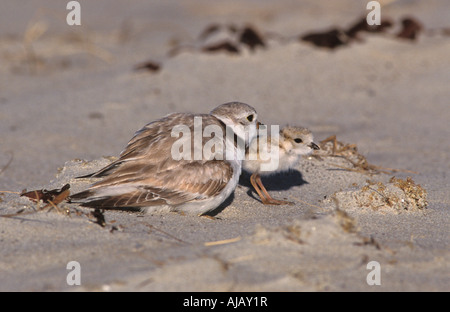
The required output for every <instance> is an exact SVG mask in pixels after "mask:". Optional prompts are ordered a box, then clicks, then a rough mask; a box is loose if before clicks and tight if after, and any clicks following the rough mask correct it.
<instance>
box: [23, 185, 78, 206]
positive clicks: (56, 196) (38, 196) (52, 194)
mask: <svg viewBox="0 0 450 312" xmlns="http://www.w3.org/2000/svg"><path fill="white" fill-rule="evenodd" d="M69 189H70V185H69V184H66V185H64V186H63V187H62V188H60V189H53V190H46V189H42V190H34V191H29V192H27V191H26V190H24V191H22V193H21V194H20V196H25V197H28V199H30V200H32V201H35V202H38V201H40V200H42V201H43V202H44V203H50V202H52V203H53V204H55V205H57V204H59V203H60V202H62V201H63V200H64V199H66V198H67V197H68V196H69V195H70V192H69Z"/></svg>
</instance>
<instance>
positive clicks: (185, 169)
mask: <svg viewBox="0 0 450 312" xmlns="http://www.w3.org/2000/svg"><path fill="white" fill-rule="evenodd" d="M232 175H233V168H232V166H231V164H230V163H229V162H228V161H219V160H209V161H185V160H182V161H174V160H171V161H167V162H166V163H165V164H163V165H162V166H161V165H156V164H153V165H152V164H150V165H149V164H146V163H136V164H133V167H131V166H126V167H122V168H121V167H119V168H118V169H116V171H115V172H114V174H111V175H108V176H107V177H105V178H104V179H103V180H102V181H99V182H97V183H95V184H94V185H93V186H92V187H91V188H89V189H88V190H86V191H84V192H81V193H78V194H75V195H72V196H71V201H72V202H80V203H82V205H84V206H88V207H99V208H101V207H104V208H114V207H117V208H119V207H146V206H159V205H170V206H176V205H179V204H183V203H186V202H191V201H199V200H206V199H209V198H211V197H214V196H216V195H218V194H219V193H220V192H221V191H222V190H223V189H224V188H225V186H226V185H227V183H228V182H229V181H230V180H231V178H232Z"/></svg>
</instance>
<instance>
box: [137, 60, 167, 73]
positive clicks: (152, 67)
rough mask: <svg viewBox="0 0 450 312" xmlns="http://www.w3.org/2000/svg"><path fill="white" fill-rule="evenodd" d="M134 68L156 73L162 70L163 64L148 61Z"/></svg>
mask: <svg viewBox="0 0 450 312" xmlns="http://www.w3.org/2000/svg"><path fill="white" fill-rule="evenodd" d="M134 70H147V71H150V72H153V73H156V72H158V71H160V70H161V64H159V63H157V62H154V61H146V62H144V63H141V64H138V65H136V66H135V67H134Z"/></svg>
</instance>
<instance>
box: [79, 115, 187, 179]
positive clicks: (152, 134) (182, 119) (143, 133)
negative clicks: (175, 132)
mask: <svg viewBox="0 0 450 312" xmlns="http://www.w3.org/2000/svg"><path fill="white" fill-rule="evenodd" d="M191 120H193V115H190V114H181V113H173V114H169V115H167V116H165V117H163V118H161V119H158V120H156V121H153V122H150V123H148V124H147V125H145V126H144V127H143V128H142V129H140V130H138V131H137V132H136V133H135V134H134V136H133V138H132V139H131V140H130V141H129V142H128V144H127V146H126V148H125V149H124V150H123V151H122V152H121V153H120V157H119V159H117V160H116V161H113V162H112V163H111V164H109V165H108V166H106V167H104V168H102V169H100V170H99V171H97V172H94V173H91V174H87V175H84V176H80V177H78V178H90V177H92V178H100V177H104V176H107V175H108V174H110V173H111V172H114V169H115V168H117V167H120V166H121V165H122V164H124V163H126V162H129V161H133V160H137V159H141V158H143V157H146V158H149V159H156V158H155V157H158V159H160V158H161V156H163V157H168V155H167V153H164V152H167V150H166V149H165V148H164V146H162V144H161V143H163V142H164V144H166V146H169V145H168V144H171V143H172V144H173V142H175V140H176V139H177V138H173V140H172V142H168V141H170V138H172V137H171V135H170V133H171V131H172V128H173V127H174V126H175V125H181V124H188V126H189V124H190V123H191ZM170 146H171V145H170ZM158 151H163V153H158ZM151 152H153V153H151ZM169 152H170V147H169Z"/></svg>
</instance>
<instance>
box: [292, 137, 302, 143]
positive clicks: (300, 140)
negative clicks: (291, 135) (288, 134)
mask: <svg viewBox="0 0 450 312" xmlns="http://www.w3.org/2000/svg"><path fill="white" fill-rule="evenodd" d="M294 141H295V143H303V140H302V139H300V138H296V139H294Z"/></svg>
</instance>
